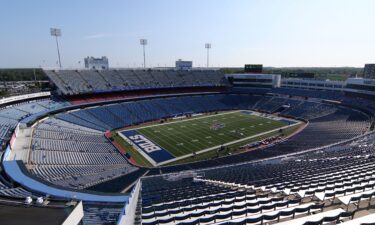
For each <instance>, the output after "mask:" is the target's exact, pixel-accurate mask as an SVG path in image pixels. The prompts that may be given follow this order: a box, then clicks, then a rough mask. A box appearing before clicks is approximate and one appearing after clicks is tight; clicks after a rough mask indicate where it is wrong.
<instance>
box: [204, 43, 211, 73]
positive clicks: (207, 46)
mask: <svg viewBox="0 0 375 225" xmlns="http://www.w3.org/2000/svg"><path fill="white" fill-rule="evenodd" d="M204 47H205V48H206V49H207V68H208V66H209V62H210V48H211V43H206V44H205V45H204Z"/></svg>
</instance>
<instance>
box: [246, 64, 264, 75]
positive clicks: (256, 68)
mask: <svg viewBox="0 0 375 225" xmlns="http://www.w3.org/2000/svg"><path fill="white" fill-rule="evenodd" d="M262 72H263V65H262V64H245V73H262Z"/></svg>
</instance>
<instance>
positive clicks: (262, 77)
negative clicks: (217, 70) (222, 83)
mask: <svg viewBox="0 0 375 225" xmlns="http://www.w3.org/2000/svg"><path fill="white" fill-rule="evenodd" d="M225 77H226V78H227V79H228V81H229V83H230V84H232V85H233V87H235V88H276V87H280V85H281V75H279V74H254V73H241V74H226V75H225Z"/></svg>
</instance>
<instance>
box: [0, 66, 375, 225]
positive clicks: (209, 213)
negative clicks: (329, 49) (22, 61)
mask: <svg viewBox="0 0 375 225" xmlns="http://www.w3.org/2000/svg"><path fill="white" fill-rule="evenodd" d="M43 72H44V73H45V74H46V76H47V77H48V79H49V81H50V84H49V85H50V87H51V92H40V93H34V94H27V95H21V96H16V97H9V98H5V99H3V101H2V105H3V107H2V109H1V111H0V118H1V124H2V126H1V128H2V132H1V134H2V143H3V144H2V146H3V148H4V151H3V153H2V158H3V161H2V173H1V174H2V177H1V190H0V194H1V197H2V198H3V199H8V201H9V202H11V203H7V204H11V205H13V207H15V209H14V210H21V209H19V208H17V207H16V206H18V207H19V206H20V205H24V204H27V205H28V206H29V207H30V208H28V209H24V210H25V211H28V210H32V211H35V212H33V213H35V215H37V214H38V213H40V212H38V209H41V210H50V211H51V215H54V218H55V219H54V220H53V222H52V221H49V222H48V223H49V224H54V223H56V224H59V223H60V222H59V221H58V220H56V218H60V220H61V221H63V220H64V219H65V221H69V220H71V221H74V220H75V221H78V222H79V221H81V222H82V223H83V224H133V223H134V224H258V223H276V222H280V223H282V222H284V223H287V224H289V223H293V224H304V223H307V222H311V221H313V222H316V221H318V222H316V223H314V224H320V223H323V222H324V223H325V222H333V221H337V222H338V221H348V222H343V224H346V223H348V224H349V223H350V224H352V222H354V221H356V220H358V221H365V220H364V219H366V218H367V217H368V216H366V214H368V213H369V212H371V209H370V208H368V207H369V205H371V199H372V198H371V196H372V195H373V194H374V193H375V192H374V184H375V183H374V178H373V175H372V168H373V167H374V165H375V164H374V163H373V155H372V154H373V148H374V138H375V136H374V134H373V131H372V130H373V128H374V113H375V103H374V102H373V101H372V100H371V99H373V95H374V93H375V92H371V91H370V92H369V91H368V90H370V89H371V90H373V88H374V86H373V85H372V84H366V83H365V82H363V81H365V80H366V79H362V78H356V79H354V80H353V81H352V80H350V79H348V80H347V81H345V82H344V85H345V88H342V87H341V86H338V87H337V88H336V89H335V88H332V84H330V82H329V81H327V82H325V85H326V86H327V87H320V88H319V89H312V88H310V89H308V88H305V87H303V86H302V84H301V83H299V84H298V85H294V86H293V87H290V86H291V84H290V83H291V82H290V81H291V80H290V79H280V76H275V75H269V74H264V73H263V74H254V73H242V74H224V73H223V72H222V71H221V70H218V69H194V68H193V69H190V70H178V69H167V68H166V69H152V68H151V69H109V70H59V69H54V70H44V71H43ZM293 79H294V81H296V78H293ZM300 81H301V82H303V81H304V79H300ZM305 81H306V80H305ZM360 81H362V85H360V86H359V85H354V83H356V84H357V83H358V82H360ZM368 81H369V80H368ZM308 82H312V83H314V82H316V83H319V82H320V81H314V80H308ZM295 83H296V82H295ZM351 83H353V84H351ZM275 84H276V85H275ZM330 86H331V87H330ZM332 89H333V90H332ZM362 90H365V91H362ZM356 215H357V216H356ZM358 215H361V216H358ZM362 215H364V216H362ZM369 216H370V217H371V216H372V214H369ZM357 217H358V218H357ZM294 222H295V223H294ZM73 223H74V222H73ZM73 223H72V224H73ZM309 224H310V223H309ZM354 224H360V223H354Z"/></svg>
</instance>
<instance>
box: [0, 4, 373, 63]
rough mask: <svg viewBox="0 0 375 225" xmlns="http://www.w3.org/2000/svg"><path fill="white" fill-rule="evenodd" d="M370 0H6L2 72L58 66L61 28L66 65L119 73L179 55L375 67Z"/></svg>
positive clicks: (1, 19)
mask: <svg viewBox="0 0 375 225" xmlns="http://www.w3.org/2000/svg"><path fill="white" fill-rule="evenodd" d="M374 8H375V1H372V0H0V29H1V32H0V67H2V68H8V67H39V66H43V67H56V61H57V53H56V46H55V41H54V39H53V38H52V37H51V36H50V35H49V28H50V27H59V28H61V29H62V34H63V36H62V37H61V39H60V46H61V55H62V64H63V67H65V68H76V67H82V66H83V65H82V63H81V64H79V63H78V62H79V61H83V58H84V57H86V56H95V57H100V56H102V55H105V56H108V58H109V60H110V66H112V67H137V66H141V64H142V60H143V58H142V49H141V46H140V45H139V39H140V38H146V39H148V42H149V45H148V46H147V49H146V51H147V64H148V66H158V65H159V66H165V65H167V66H172V65H174V61H175V60H176V59H179V58H181V59H186V60H193V63H194V66H204V65H205V62H206V61H205V60H206V51H205V49H204V43H205V42H210V43H212V49H211V65H213V66H243V64H245V63H262V64H264V65H265V66H275V67H286V66H357V67H362V66H363V64H364V63H369V62H375V29H374V27H375V13H373V12H374Z"/></svg>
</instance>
